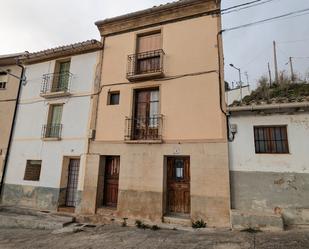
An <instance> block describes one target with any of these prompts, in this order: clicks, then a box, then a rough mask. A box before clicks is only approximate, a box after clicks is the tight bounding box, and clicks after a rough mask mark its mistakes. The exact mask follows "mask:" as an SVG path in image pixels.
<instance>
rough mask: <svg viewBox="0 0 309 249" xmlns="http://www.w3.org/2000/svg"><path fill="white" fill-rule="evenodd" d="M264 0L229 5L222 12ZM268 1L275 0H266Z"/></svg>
mask: <svg viewBox="0 0 309 249" xmlns="http://www.w3.org/2000/svg"><path fill="white" fill-rule="evenodd" d="M262 1H264V0H254V1H251V2H247V3H242V4H238V5H235V6H232V7H228V8H226V9H222V10H221V12H224V11H229V10H233V9H236V8H239V7H243V6H247V5H250V4H255V3H260V2H262ZM266 1H267V2H270V1H273V0H266ZM260 4H262V3H260Z"/></svg>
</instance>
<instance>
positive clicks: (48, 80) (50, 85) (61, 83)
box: [40, 72, 72, 98]
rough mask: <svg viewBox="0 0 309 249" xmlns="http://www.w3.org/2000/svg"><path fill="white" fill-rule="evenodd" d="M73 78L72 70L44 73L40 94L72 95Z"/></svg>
mask: <svg viewBox="0 0 309 249" xmlns="http://www.w3.org/2000/svg"><path fill="white" fill-rule="evenodd" d="M71 79H72V74H71V73H70V72H65V73H51V74H44V75H43V81H42V85H41V94H40V96H41V97H44V98H56V97H64V96H68V95H70V91H69V86H70V84H71Z"/></svg>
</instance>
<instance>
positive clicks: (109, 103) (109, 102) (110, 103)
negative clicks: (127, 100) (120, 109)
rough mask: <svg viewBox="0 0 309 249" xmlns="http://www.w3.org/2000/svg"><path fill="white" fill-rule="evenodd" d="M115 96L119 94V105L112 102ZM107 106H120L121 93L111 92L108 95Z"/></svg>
mask: <svg viewBox="0 0 309 249" xmlns="http://www.w3.org/2000/svg"><path fill="white" fill-rule="evenodd" d="M113 94H118V103H117V104H112V102H111V100H112V98H111V97H112V95H113ZM107 105H111V106H114V105H120V91H109V92H108V95H107Z"/></svg>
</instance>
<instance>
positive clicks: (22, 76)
mask: <svg viewBox="0 0 309 249" xmlns="http://www.w3.org/2000/svg"><path fill="white" fill-rule="evenodd" d="M17 66H19V67H20V68H21V78H20V81H19V86H18V92H17V97H16V105H15V109H14V115H13V121H12V125H11V127H12V128H11V132H10V137H9V142H8V147H7V151H6V155H5V159H4V165H3V170H2V177H1V182H0V201H1V199H2V192H3V184H4V178H5V174H6V169H7V164H8V159H9V155H10V150H11V144H12V138H13V133H14V128H15V124H16V117H17V109H18V105H19V98H20V93H21V87H22V84H23V80H24V73H25V68H24V66H22V65H20V64H17Z"/></svg>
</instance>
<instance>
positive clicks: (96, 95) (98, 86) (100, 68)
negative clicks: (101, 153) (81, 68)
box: [86, 37, 105, 154]
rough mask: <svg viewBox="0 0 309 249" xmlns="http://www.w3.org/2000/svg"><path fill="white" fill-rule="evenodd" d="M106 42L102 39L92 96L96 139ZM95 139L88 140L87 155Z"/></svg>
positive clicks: (92, 119) (92, 125)
mask: <svg viewBox="0 0 309 249" xmlns="http://www.w3.org/2000/svg"><path fill="white" fill-rule="evenodd" d="M104 42H105V38H104V37H102V39H101V43H102V50H101V51H100V53H101V54H100V58H99V62H98V65H97V70H96V74H98V77H97V78H96V79H95V86H94V93H93V95H92V97H93V98H96V99H95V100H94V101H93V104H92V110H91V112H92V113H91V120H90V129H91V130H94V137H95V136H96V134H95V133H96V130H97V119H98V109H99V99H100V93H101V89H102V87H101V80H102V71H103V57H104ZM94 137H91V138H88V142H87V149H86V152H87V154H89V153H90V143H91V140H93V139H94Z"/></svg>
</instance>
